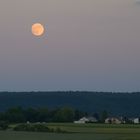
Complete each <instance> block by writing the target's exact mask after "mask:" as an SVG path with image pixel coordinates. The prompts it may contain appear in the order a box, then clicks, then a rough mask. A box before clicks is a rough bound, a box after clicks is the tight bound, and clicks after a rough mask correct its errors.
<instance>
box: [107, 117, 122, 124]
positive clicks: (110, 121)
mask: <svg viewBox="0 0 140 140" xmlns="http://www.w3.org/2000/svg"><path fill="white" fill-rule="evenodd" d="M105 123H106V124H121V123H122V121H121V120H120V119H118V118H107V119H106V120H105Z"/></svg>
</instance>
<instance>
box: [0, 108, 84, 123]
mask: <svg viewBox="0 0 140 140" xmlns="http://www.w3.org/2000/svg"><path fill="white" fill-rule="evenodd" d="M85 114H86V113H85V112H82V111H79V110H74V109H72V108H69V107H62V108H58V109H52V110H49V109H48V108H37V109H35V108H27V109H23V108H21V107H15V108H10V109H8V110H7V111H6V112H3V113H0V120H2V121H7V122H9V123H25V122H27V121H29V122H73V121H74V120H78V119H80V118H81V117H83V116H84V115H85Z"/></svg>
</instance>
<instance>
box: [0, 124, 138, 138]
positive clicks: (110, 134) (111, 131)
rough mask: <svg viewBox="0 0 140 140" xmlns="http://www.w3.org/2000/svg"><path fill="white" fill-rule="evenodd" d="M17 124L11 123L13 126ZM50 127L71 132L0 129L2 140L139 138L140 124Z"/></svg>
mask: <svg viewBox="0 0 140 140" xmlns="http://www.w3.org/2000/svg"><path fill="white" fill-rule="evenodd" d="M16 126H17V125H16V124H15V125H11V126H10V127H11V128H14V127H16ZM46 126H47V127H48V128H49V129H52V128H53V129H56V128H59V129H61V130H65V131H66V132H69V133H52V132H51V133H50V132H47V133H46V132H43V133H40V132H23V131H22V132H17V131H13V130H11V129H10V130H7V131H0V139H2V140H46V139H47V140H75V139H77V140H139V139H140V125H128V124H122V125H114V124H113V125H112V124H73V123H49V124H46Z"/></svg>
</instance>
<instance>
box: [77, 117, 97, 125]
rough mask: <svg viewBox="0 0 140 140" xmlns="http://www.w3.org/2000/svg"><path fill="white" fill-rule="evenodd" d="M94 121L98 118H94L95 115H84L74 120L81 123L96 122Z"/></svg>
mask: <svg viewBox="0 0 140 140" xmlns="http://www.w3.org/2000/svg"><path fill="white" fill-rule="evenodd" d="M94 122H97V119H96V118H94V117H83V118H81V119H80V120H78V121H74V123H80V124H83V123H94Z"/></svg>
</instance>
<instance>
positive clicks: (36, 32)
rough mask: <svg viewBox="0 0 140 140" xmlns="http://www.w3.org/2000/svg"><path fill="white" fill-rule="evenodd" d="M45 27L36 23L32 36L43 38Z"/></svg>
mask: <svg viewBox="0 0 140 140" xmlns="http://www.w3.org/2000/svg"><path fill="white" fill-rule="evenodd" d="M44 31H45V29H44V26H43V25H42V24H40V23H35V24H33V25H32V34H33V35H35V36H41V35H43V34H44Z"/></svg>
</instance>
